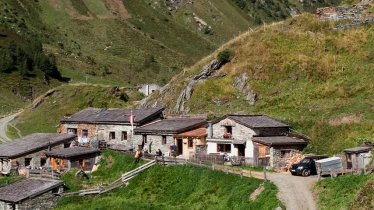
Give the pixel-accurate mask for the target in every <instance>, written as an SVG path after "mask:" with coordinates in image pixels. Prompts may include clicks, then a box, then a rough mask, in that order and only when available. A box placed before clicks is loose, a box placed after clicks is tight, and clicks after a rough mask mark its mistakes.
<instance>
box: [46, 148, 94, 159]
mask: <svg viewBox="0 0 374 210" xmlns="http://www.w3.org/2000/svg"><path fill="white" fill-rule="evenodd" d="M100 153H101V152H100V150H98V149H95V148H89V147H69V148H64V149H59V150H53V151H48V152H46V153H45V154H46V155H47V156H52V157H59V158H74V157H79V156H84V155H91V154H100Z"/></svg>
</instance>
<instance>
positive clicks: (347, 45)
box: [144, 14, 374, 154]
mask: <svg viewBox="0 0 374 210" xmlns="http://www.w3.org/2000/svg"><path fill="white" fill-rule="evenodd" d="M334 24H335V23H332V22H328V21H319V20H318V19H317V18H316V17H315V16H313V15H306V14H304V15H301V16H299V17H295V18H292V19H289V20H287V21H284V22H281V23H277V24H272V25H269V26H264V27H262V28H259V29H258V30H256V31H254V32H247V33H245V34H243V35H241V36H239V37H237V38H235V39H234V40H232V41H230V42H229V43H227V44H225V45H224V46H222V47H221V48H220V49H219V50H218V51H216V52H215V53H213V54H212V55H210V56H208V57H206V58H204V59H203V60H202V61H200V62H198V63H197V64H196V65H194V66H193V67H192V68H190V69H188V70H186V71H184V72H182V73H181V74H179V75H177V76H175V77H174V78H173V79H172V80H171V82H170V83H169V84H168V85H166V86H165V87H164V88H163V89H162V90H161V92H157V93H155V94H154V95H152V96H151V97H150V98H148V99H147V101H146V102H145V103H144V106H153V105H155V104H158V103H163V104H166V105H167V106H168V107H169V111H170V112H182V113H183V112H184V113H185V112H191V113H195V112H208V113H210V114H211V117H214V116H219V115H221V114H225V113H237V112H239V113H263V114H268V115H271V116H273V117H276V118H279V119H282V120H285V121H287V122H290V123H291V125H292V126H293V127H294V128H295V129H297V130H298V131H300V132H303V133H305V134H307V135H309V136H310V137H311V139H312V142H311V144H310V145H309V147H308V148H307V149H308V150H309V151H312V152H317V153H329V154H331V153H335V152H341V150H342V149H343V148H346V147H349V146H355V145H358V144H360V143H363V142H364V141H374V135H373V134H374V132H373V131H374V115H373V113H374V112H373V110H374V98H373V94H374V86H373V84H374V77H373V67H374V66H373V65H374V64H373V55H374V52H373V49H374V48H373V47H374V33H373V32H374V30H373V27H374V26H372V25H367V26H362V27H359V28H356V29H351V30H345V31H338V30H332V28H333V25H334ZM222 52H223V53H222ZM228 55H230V58H229V59H230V62H229V63H227V64H225V65H223V67H221V68H218V70H215V69H217V68H207V66H206V64H211V65H210V66H211V67H212V66H214V65H213V64H216V63H217V62H216V63H215V62H214V60H215V59H216V58H217V57H218V60H222V59H227V57H228ZM212 61H213V62H212ZM204 66H205V67H204ZM203 67H204V68H203ZM202 69H204V70H205V71H202ZM206 77H207V78H206Z"/></svg>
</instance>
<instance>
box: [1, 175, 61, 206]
mask: <svg viewBox="0 0 374 210" xmlns="http://www.w3.org/2000/svg"><path fill="white" fill-rule="evenodd" d="M61 185H63V182H62V181H59V180H53V179H25V180H22V181H18V182H16V183H13V184H9V185H6V186H4V187H1V188H0V200H1V201H4V202H8V203H18V202H20V201H23V200H25V199H27V198H33V197H36V196H38V195H41V194H43V193H45V192H48V191H50V190H52V189H55V188H56V187H59V186H61Z"/></svg>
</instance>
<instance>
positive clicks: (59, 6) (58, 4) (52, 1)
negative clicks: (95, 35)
mask: <svg viewBox="0 0 374 210" xmlns="http://www.w3.org/2000/svg"><path fill="white" fill-rule="evenodd" d="M48 3H49V5H51V6H52V7H53V8H54V9H55V10H57V11H63V12H65V13H66V14H68V15H69V16H70V17H71V18H72V19H76V20H91V19H93V16H92V15H91V14H89V15H82V14H79V12H78V11H77V10H75V9H74V7H73V6H71V5H68V4H63V2H62V1H60V0H48Z"/></svg>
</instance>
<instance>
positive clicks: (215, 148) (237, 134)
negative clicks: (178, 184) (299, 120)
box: [207, 115, 307, 166]
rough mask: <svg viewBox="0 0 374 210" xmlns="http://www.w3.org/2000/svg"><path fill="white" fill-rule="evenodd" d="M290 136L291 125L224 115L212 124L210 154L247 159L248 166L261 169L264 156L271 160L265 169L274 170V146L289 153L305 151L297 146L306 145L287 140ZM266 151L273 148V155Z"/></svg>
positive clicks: (248, 117)
mask: <svg viewBox="0 0 374 210" xmlns="http://www.w3.org/2000/svg"><path fill="white" fill-rule="evenodd" d="M289 134H290V126H289V125H288V124H286V123H284V122H281V121H279V120H275V119H273V118H271V117H268V116H265V115H225V116H223V117H221V118H218V119H216V120H214V121H212V122H209V126H208V137H207V145H208V148H207V149H208V151H207V152H208V154H224V153H226V154H228V155H229V156H236V157H238V156H239V157H244V158H245V160H246V162H247V163H249V164H254V165H258V162H259V159H260V157H262V156H261V155H265V157H266V158H267V159H268V160H267V161H266V165H268V164H270V165H271V166H273V165H274V164H273V163H270V161H269V160H270V159H271V160H275V159H277V158H276V157H275V156H273V157H271V155H275V154H278V153H274V151H275V150H274V148H275V145H277V146H280V145H281V146H282V148H284V149H285V150H284V151H286V148H287V149H289V150H287V151H289V152H290V151H291V150H292V149H294V148H295V149H301V148H302V147H298V146H299V145H295V144H296V143H297V144H303V145H306V144H307V142H305V141H304V140H303V139H299V138H297V137H288V136H287V135H289ZM260 137H262V138H260ZM264 137H265V138H264ZM268 137H271V138H270V139H269V138H268ZM263 140H265V141H263ZM291 140H292V141H291ZM294 141H297V142H294ZM254 142H255V143H254ZM269 143H270V144H269ZM267 148H273V150H271V151H273V152H272V153H270V149H267Z"/></svg>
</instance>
